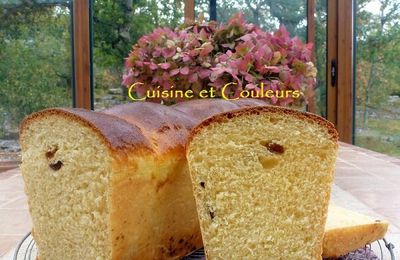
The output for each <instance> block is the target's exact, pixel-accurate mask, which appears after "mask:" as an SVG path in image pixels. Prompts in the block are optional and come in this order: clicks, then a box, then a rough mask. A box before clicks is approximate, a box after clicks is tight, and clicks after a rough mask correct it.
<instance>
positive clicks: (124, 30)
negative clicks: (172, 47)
mask: <svg viewBox="0 0 400 260" xmlns="http://www.w3.org/2000/svg"><path fill="white" fill-rule="evenodd" d="M183 8H184V3H183V0H168V1H154V0H153V1H117V2H114V1H106V0H95V1H94V17H93V21H94V26H93V27H94V43H93V45H94V52H93V55H94V57H93V60H94V87H95V100H94V106H95V109H103V108H106V107H110V106H113V105H115V104H118V103H123V102H125V101H127V98H126V87H123V86H122V85H121V81H122V74H123V70H124V61H125V60H124V59H125V58H126V57H127V56H128V54H129V51H130V50H131V48H132V45H133V44H135V43H136V42H137V40H138V39H139V38H140V37H141V36H142V35H144V34H147V33H150V32H151V31H152V30H153V29H154V28H157V27H171V28H174V27H176V26H177V25H179V24H181V23H183Z"/></svg>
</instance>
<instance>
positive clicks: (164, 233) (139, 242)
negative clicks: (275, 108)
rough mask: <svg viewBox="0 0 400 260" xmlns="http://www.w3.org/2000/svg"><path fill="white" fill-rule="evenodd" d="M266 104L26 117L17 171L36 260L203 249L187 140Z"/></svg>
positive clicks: (139, 106) (168, 255)
mask: <svg viewBox="0 0 400 260" xmlns="http://www.w3.org/2000/svg"><path fill="white" fill-rule="evenodd" d="M261 104H263V102H262V101H257V100H243V101H239V102H229V101H224V100H203V101H201V102H200V101H192V102H185V103H181V104H178V105H176V106H174V107H167V106H163V105H159V104H153V103H144V102H140V103H130V104H126V105H120V106H116V107H114V108H111V109H108V110H105V111H102V112H92V111H87V110H83V109H64V108H56V109H47V110H43V111H40V112H38V113H35V114H32V115H30V116H29V117H27V118H26V119H25V120H24V121H23V123H22V124H21V129H20V138H21V140H20V142H21V147H22V165H21V170H22V175H23V179H24V182H25V190H26V193H27V195H28V203H29V208H30V213H31V216H32V221H33V226H34V227H33V228H34V238H35V241H36V242H37V246H38V249H39V253H40V259H42V260H43V259H44V260H47V259H57V260H58V259H63V260H65V259H67V260H68V259H73V260H76V259H118V260H119V259H140V260H146V259H176V258H179V257H181V256H184V255H186V254H187V253H189V252H191V251H193V250H195V249H197V248H199V247H201V246H202V241H201V234H200V229H199V223H198V217H197V212H196V208H195V202H194V198H193V192H192V187H191V182H190V177H189V174H188V167H187V162H186V158H185V147H184V146H185V144H186V141H187V138H188V135H189V132H190V130H191V129H192V128H193V127H194V126H195V125H196V124H198V123H199V122H200V121H201V120H202V119H204V118H205V117H208V116H211V115H213V114H216V113H219V112H224V111H229V110H232V109H237V108H239V107H242V106H255V105H261Z"/></svg>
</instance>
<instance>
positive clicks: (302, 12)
mask: <svg viewBox="0 0 400 260" xmlns="http://www.w3.org/2000/svg"><path fill="white" fill-rule="evenodd" d="M238 12H242V13H243V14H244V15H245V17H246V20H247V21H248V22H250V23H254V24H257V25H258V26H260V27H261V28H262V29H264V30H266V31H273V30H276V29H278V28H279V26H280V25H281V24H283V25H285V26H286V29H287V30H288V31H289V32H290V34H291V35H292V36H294V35H297V36H298V37H300V39H302V40H303V42H305V41H306V39H307V0H301V1H293V0H274V1H270V0H256V1H248V0H239V1H232V0H217V20H218V21H221V22H227V21H228V20H229V18H230V17H231V16H232V15H234V14H236V13H238ZM200 13H202V14H204V17H205V18H207V19H208V18H209V0H197V1H196V15H199V14H200Z"/></svg>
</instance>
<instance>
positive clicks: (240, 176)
mask: <svg viewBox="0 0 400 260" xmlns="http://www.w3.org/2000/svg"><path fill="white" fill-rule="evenodd" d="M337 139H338V135H337V132H336V130H335V129H334V127H333V125H332V124H331V123H329V122H328V121H326V120H325V119H322V118H320V117H318V116H315V115H312V114H308V113H301V112H298V111H294V110H290V109H285V108H279V107H254V108H247V109H241V110H236V111H231V112H226V113H223V114H219V115H216V116H213V117H211V118H209V119H206V120H205V121H203V122H202V123H200V125H198V126H197V127H195V129H194V130H193V131H192V134H191V137H190V141H189V143H188V146H187V150H186V152H187V159H188V163H189V169H190V174H191V179H192V184H193V189H194V195H195V199H196V204H197V210H198V213H199V220H200V227H201V231H202V237H203V243H204V248H205V253H206V256H207V259H211V260H213V259H291V260H292V259H295V260H297V259H298V260H304V259H309V260H311V259H321V254H322V244H323V241H322V240H323V235H324V227H325V221H326V215H327V210H328V202H329V196H330V190H331V184H332V181H333V174H334V165H335V159H336V153H337Z"/></svg>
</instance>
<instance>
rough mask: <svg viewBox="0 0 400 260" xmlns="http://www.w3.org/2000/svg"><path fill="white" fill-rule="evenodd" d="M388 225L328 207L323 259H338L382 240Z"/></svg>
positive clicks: (357, 214)
mask: <svg viewBox="0 0 400 260" xmlns="http://www.w3.org/2000/svg"><path fill="white" fill-rule="evenodd" d="M388 225H389V224H388V223H387V222H386V221H383V220H379V219H374V218H372V217H369V216H365V215H362V214H359V213H356V212H354V211H351V210H348V209H344V208H340V207H337V206H333V205H330V206H329V210H328V218H327V221H326V226H325V236H324V247H323V255H322V256H323V257H326V258H328V257H329V258H330V257H339V256H342V255H345V254H347V253H349V252H351V251H353V250H356V249H359V248H362V247H364V246H365V245H367V244H370V243H372V242H374V241H376V240H378V239H381V238H383V236H384V235H385V233H386V231H387V229H388Z"/></svg>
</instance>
